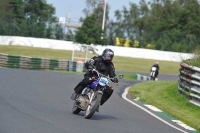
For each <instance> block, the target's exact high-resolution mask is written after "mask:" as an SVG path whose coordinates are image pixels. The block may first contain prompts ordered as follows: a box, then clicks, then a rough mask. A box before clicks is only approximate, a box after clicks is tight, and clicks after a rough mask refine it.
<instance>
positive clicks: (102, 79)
mask: <svg viewBox="0 0 200 133" xmlns="http://www.w3.org/2000/svg"><path fill="white" fill-rule="evenodd" d="M99 84H100V85H102V86H105V85H107V84H108V80H107V79H106V78H103V77H102V78H100V80H99Z"/></svg>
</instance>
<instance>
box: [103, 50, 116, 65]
mask: <svg viewBox="0 0 200 133" xmlns="http://www.w3.org/2000/svg"><path fill="white" fill-rule="evenodd" d="M101 56H102V58H103V60H104V61H105V62H107V63H108V62H111V61H112V59H113V57H114V52H113V51H112V50H111V49H109V48H106V49H105V50H104V51H103V53H102V55H101Z"/></svg>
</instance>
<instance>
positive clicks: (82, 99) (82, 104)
mask: <svg viewBox="0 0 200 133" xmlns="http://www.w3.org/2000/svg"><path fill="white" fill-rule="evenodd" d="M77 101H78V102H79V104H78V106H79V108H81V109H82V110H86V108H87V106H88V104H89V98H88V96H87V95H84V96H79V98H78V99H77Z"/></svg>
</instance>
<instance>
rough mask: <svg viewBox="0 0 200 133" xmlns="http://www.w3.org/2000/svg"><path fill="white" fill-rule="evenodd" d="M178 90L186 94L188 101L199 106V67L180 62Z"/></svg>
mask: <svg viewBox="0 0 200 133" xmlns="http://www.w3.org/2000/svg"><path fill="white" fill-rule="evenodd" d="M180 66H181V68H180V74H179V84H178V91H179V92H180V93H182V94H184V95H185V96H186V98H187V99H188V100H189V102H191V103H193V104H195V105H197V106H200V68H198V67H195V66H189V65H188V64H185V63H180Z"/></svg>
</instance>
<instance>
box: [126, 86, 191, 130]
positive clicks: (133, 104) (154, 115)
mask: <svg viewBox="0 0 200 133" xmlns="http://www.w3.org/2000/svg"><path fill="white" fill-rule="evenodd" d="M129 88H130V87H128V88H126V89H125V91H124V93H123V94H122V98H123V99H125V100H126V101H128V102H130V103H131V104H133V105H135V106H137V107H138V108H140V109H142V110H144V111H145V112H147V113H149V114H150V115H152V116H153V117H155V118H157V119H158V120H160V121H162V122H163V123H165V124H167V125H169V126H170V127H173V128H175V129H177V130H179V131H181V132H183V133H188V132H186V131H184V130H182V129H180V128H178V127H175V126H174V125H172V124H170V123H168V122H167V121H165V120H163V119H161V118H160V117H158V116H157V115H155V114H153V113H152V112H150V111H149V110H147V109H145V108H144V107H142V106H140V105H138V104H136V103H134V102H133V101H131V100H129V99H127V98H126V95H127V94H128V89H129Z"/></svg>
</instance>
